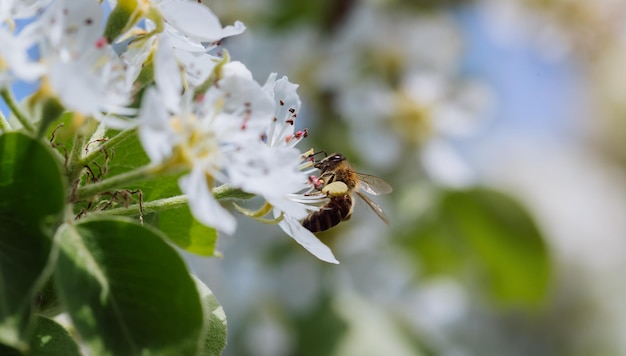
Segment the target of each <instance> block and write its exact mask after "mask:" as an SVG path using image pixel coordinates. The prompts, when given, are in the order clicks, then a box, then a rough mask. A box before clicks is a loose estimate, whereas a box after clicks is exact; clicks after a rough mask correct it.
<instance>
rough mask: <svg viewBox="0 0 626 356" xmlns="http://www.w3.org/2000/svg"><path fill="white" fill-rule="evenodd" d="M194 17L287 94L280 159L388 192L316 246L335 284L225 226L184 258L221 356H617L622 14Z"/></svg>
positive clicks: (261, 10)
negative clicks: (295, 154) (200, 254)
mask: <svg viewBox="0 0 626 356" xmlns="http://www.w3.org/2000/svg"><path fill="white" fill-rule="evenodd" d="M204 2H205V3H206V4H207V5H209V6H210V7H211V8H212V9H213V10H214V11H215V12H216V13H217V14H218V16H219V17H220V19H221V20H222V23H223V24H231V23H232V22H233V21H235V20H242V21H243V22H244V23H245V24H246V25H247V27H248V30H247V31H246V32H245V33H244V34H243V35H241V36H237V37H235V38H231V39H228V40H227V41H226V42H225V43H224V47H225V48H227V49H228V50H229V51H230V53H231V55H232V57H233V58H234V59H236V60H241V61H242V62H244V63H246V65H248V66H249V67H250V68H251V70H252V72H253V73H254V75H255V78H256V79H257V80H258V81H260V82H263V81H264V80H265V78H266V77H267V75H268V74H269V73H271V72H278V73H279V75H287V76H288V77H289V79H290V80H291V81H293V82H295V83H298V84H300V88H299V93H300V96H301V98H302V101H303V105H304V110H303V112H301V113H300V115H299V120H300V121H299V122H298V123H297V124H296V125H297V126H299V127H300V128H304V127H308V128H309V130H310V136H309V138H307V139H306V140H304V141H303V142H302V143H301V149H302V150H306V149H308V148H310V147H313V148H315V149H316V150H325V151H327V152H329V153H330V152H341V153H343V154H344V155H346V156H347V157H348V159H349V160H350V161H351V162H352V163H353V165H354V166H355V167H356V168H357V169H358V170H359V171H361V172H365V173H370V174H374V175H376V176H379V177H382V178H384V179H385V180H387V181H389V182H390V183H391V184H392V185H393V187H394V192H393V193H392V194H390V195H387V196H380V197H375V200H376V201H377V202H378V203H380V204H381V206H382V207H383V208H384V209H385V211H386V212H387V214H388V215H389V216H390V218H391V220H392V226H391V227H388V226H386V225H385V224H384V223H383V222H382V221H381V220H380V219H378V218H377V217H376V215H375V214H373V213H372V212H371V211H369V208H368V207H367V206H366V205H365V204H363V203H359V202H357V205H356V207H355V216H354V217H353V218H352V219H351V220H350V221H348V222H345V223H342V224H340V225H339V226H338V227H336V228H335V229H332V230H330V231H329V232H327V233H324V234H320V235H319V236H320V238H322V239H323V240H324V241H325V242H326V243H327V244H329V245H330V246H331V247H332V248H333V250H334V252H335V254H336V256H337V258H338V259H339V260H340V261H341V264H340V265H337V266H335V265H327V264H324V263H321V262H319V261H318V260H316V259H315V258H314V257H313V256H311V255H309V254H308V253H306V252H305V251H304V250H303V249H302V248H300V246H298V245H297V244H296V243H295V242H294V241H292V240H291V239H289V238H287V237H286V236H284V235H283V234H282V232H281V231H280V230H279V229H277V228H276V227H275V226H265V225H262V224H258V223H254V222H251V221H244V220H245V219H241V220H240V222H241V223H242V225H243V226H242V228H241V229H240V230H238V233H237V236H224V237H222V238H221V240H220V242H219V249H220V250H221V251H222V252H223V254H224V258H223V259H201V258H197V257H194V256H189V260H190V262H191V265H192V268H193V269H194V271H195V272H196V273H197V274H198V275H199V276H200V277H201V278H202V279H204V280H205V281H206V282H207V284H208V285H209V286H210V287H211V288H212V289H213V290H214V292H215V294H216V295H217V297H218V299H219V300H220V301H221V302H222V304H223V306H224V309H225V311H226V315H227V316H228V323H229V333H230V334H229V345H228V346H227V349H226V354H227V355H272V356H274V355H454V356H456V355H459V356H460V355H624V354H626V339H624V338H623V337H622V336H623V335H624V334H626V304H625V303H623V300H624V296H626V281H625V280H624V278H623V277H622V276H623V275H622V273H621V271H622V270H624V268H626V239H625V237H626V219H624V214H625V213H626V175H625V174H626V170H625V168H626V166H625V164H626V154H625V153H626V151H625V150H624V142H626V141H625V140H624V137H625V134H626V131H625V129H626V120H625V118H624V115H625V114H626V65H625V64H626V4H625V3H624V2H623V1H621V0H600V1H585V0H541V1H539V0H535V1H532V0H531V1H522V0H481V1H460V0H459V1H432V0H421V1H420V0H413V1H411V0H386V1H384V0H379V1H375V0H370V1H357V0H320V1H296V2H293V1H287V0H264V1H260V0H236V1H233V0H230V1H218V0H204ZM244 224H245V225H244Z"/></svg>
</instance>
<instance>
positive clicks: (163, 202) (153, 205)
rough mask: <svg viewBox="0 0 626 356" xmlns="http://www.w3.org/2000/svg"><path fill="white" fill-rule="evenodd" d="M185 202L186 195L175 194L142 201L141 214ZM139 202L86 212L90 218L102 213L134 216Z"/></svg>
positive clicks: (171, 207)
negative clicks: (121, 206) (145, 201)
mask: <svg viewBox="0 0 626 356" xmlns="http://www.w3.org/2000/svg"><path fill="white" fill-rule="evenodd" d="M185 204H187V196H186V195H177V196H175V197H170V198H164V199H157V200H153V201H151V202H148V203H143V204H142V207H143V211H142V214H148V213H154V212H159V211H163V210H168V209H175V208H178V207H181V206H183V205H185ZM139 209H140V207H139V204H131V205H129V206H128V207H125V208H115V209H109V210H98V211H94V212H91V213H88V216H89V217H90V218H92V217H98V216H103V215H116V216H134V215H137V214H139Z"/></svg>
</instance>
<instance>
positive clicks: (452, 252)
mask: <svg viewBox="0 0 626 356" xmlns="http://www.w3.org/2000/svg"><path fill="white" fill-rule="evenodd" d="M409 235H410V236H409V237H408V238H406V239H405V240H404V242H403V243H405V244H406V245H407V247H408V248H409V249H410V250H411V251H413V252H414V253H415V254H416V255H417V256H418V259H419V261H420V263H421V267H422V269H423V272H424V273H426V274H427V275H428V274H431V275H432V274H441V273H444V274H449V275H454V276H457V277H459V278H461V279H462V280H466V281H467V280H473V281H475V282H476V283H477V284H478V286H479V288H480V289H481V290H484V291H486V292H487V294H488V295H489V296H491V297H492V298H493V299H494V300H495V301H497V302H499V303H500V304H502V305H507V306H521V307H535V306H538V305H541V304H542V302H543V301H545V297H546V294H547V291H548V287H549V285H550V279H551V266H550V260H549V253H548V248H547V246H546V243H545V240H544V238H543V236H542V235H541V232H540V231H539V229H538V228H537V226H536V224H535V223H534V221H533V220H532V218H531V217H530V216H529V214H528V213H527V212H526V210H525V209H524V208H523V207H522V206H521V205H520V204H519V203H517V202H516V201H515V200H513V199H512V198H511V197H508V196H506V195H504V194H502V193H499V192H496V191H493V190H488V189H483V188H476V189H471V190H465V191H446V192H443V193H442V196H441V199H440V201H439V203H438V205H437V206H436V207H435V209H433V212H432V214H431V215H430V216H429V217H428V218H426V219H425V221H422V222H420V224H419V225H418V227H417V228H416V229H415V230H414V231H413V232H411V233H410V234H409Z"/></svg>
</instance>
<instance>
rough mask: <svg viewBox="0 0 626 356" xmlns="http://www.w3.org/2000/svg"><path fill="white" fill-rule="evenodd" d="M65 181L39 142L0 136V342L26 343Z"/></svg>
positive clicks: (13, 135)
mask: <svg viewBox="0 0 626 356" xmlns="http://www.w3.org/2000/svg"><path fill="white" fill-rule="evenodd" d="M64 194H65V185H64V181H63V178H62V175H61V169H60V167H59V164H58V163H57V162H56V161H55V159H54V157H53V156H52V154H51V152H50V150H49V149H47V147H45V146H43V145H42V144H41V143H40V142H38V141H36V140H33V139H31V138H30V137H28V136H26V135H23V134H20V133H7V134H4V135H1V136H0V300H1V301H2V302H1V303H0V342H1V343H4V344H7V345H11V346H13V347H16V348H18V349H23V348H24V347H26V340H27V338H28V334H29V329H30V328H31V326H32V325H30V324H31V322H32V308H33V305H34V301H35V294H36V292H37V289H38V287H39V285H40V284H42V283H43V282H44V281H43V278H44V276H42V272H43V271H44V268H45V266H46V263H47V261H48V255H49V254H50V249H51V240H50V238H51V236H52V234H53V231H54V228H55V226H56V225H57V224H58V222H59V221H60V214H61V212H62V210H63V206H64Z"/></svg>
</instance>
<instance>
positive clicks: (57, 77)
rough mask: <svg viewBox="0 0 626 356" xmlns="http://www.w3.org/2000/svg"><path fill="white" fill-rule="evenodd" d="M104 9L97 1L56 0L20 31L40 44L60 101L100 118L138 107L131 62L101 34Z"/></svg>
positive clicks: (27, 38)
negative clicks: (133, 95) (130, 74)
mask: <svg viewBox="0 0 626 356" xmlns="http://www.w3.org/2000/svg"><path fill="white" fill-rule="evenodd" d="M103 15H104V14H103V10H102V8H101V7H100V5H99V4H98V3H97V2H95V1H82V0H56V1H54V2H53V3H52V4H51V5H50V6H49V7H48V8H47V9H46V11H45V12H44V13H43V14H42V15H41V17H39V18H38V19H37V20H36V21H34V22H33V23H31V24H30V25H28V26H27V27H26V28H24V29H23V31H22V32H21V33H20V36H21V37H22V38H23V39H24V40H25V41H27V42H33V43H38V44H39V49H40V56H41V60H40V61H41V63H42V64H43V65H44V66H45V72H44V73H42V74H44V78H45V79H47V84H49V86H50V88H51V89H52V90H53V91H54V93H55V94H56V95H57V96H58V97H59V99H60V100H61V102H62V103H63V104H64V105H65V106H66V107H67V108H68V109H70V110H73V111H78V112H81V113H83V114H88V115H92V116H94V117H96V118H102V116H103V115H102V114H101V113H102V112H103V111H109V112H116V113H122V114H126V113H132V112H133V110H129V109H126V108H125V106H126V105H127V104H128V103H129V101H130V92H131V87H130V84H129V81H128V80H127V79H126V76H127V66H126V65H125V64H124V63H123V62H122V60H121V59H120V58H119V56H118V55H117V54H116V53H115V52H114V51H113V49H112V48H111V46H110V45H108V44H107V43H106V41H105V40H104V39H103V38H102V25H103Z"/></svg>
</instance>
